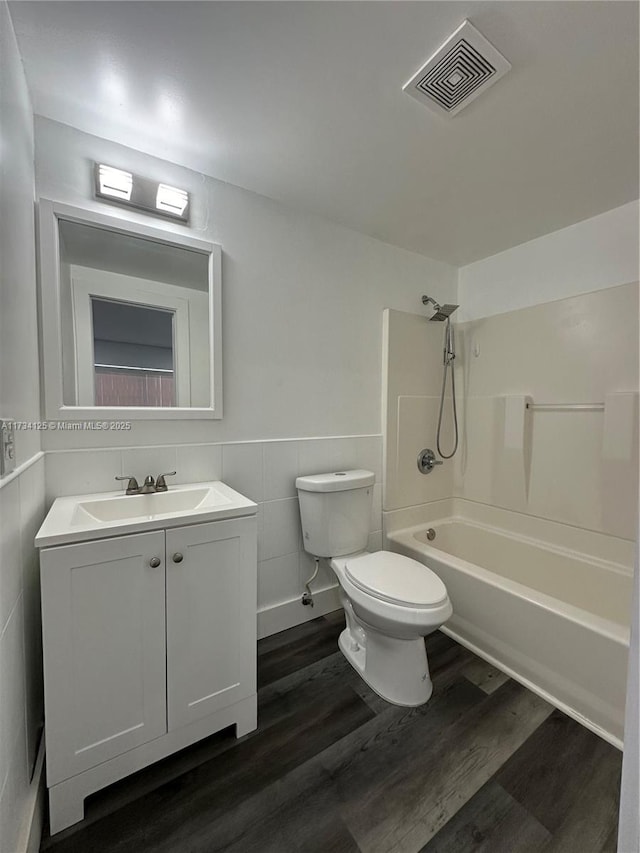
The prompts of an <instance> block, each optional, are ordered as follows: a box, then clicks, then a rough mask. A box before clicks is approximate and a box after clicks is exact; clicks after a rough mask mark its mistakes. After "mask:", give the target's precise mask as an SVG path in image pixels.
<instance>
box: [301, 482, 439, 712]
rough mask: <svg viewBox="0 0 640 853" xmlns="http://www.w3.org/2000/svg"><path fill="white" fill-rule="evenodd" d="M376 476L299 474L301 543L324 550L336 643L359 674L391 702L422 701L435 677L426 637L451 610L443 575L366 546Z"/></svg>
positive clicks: (321, 552)
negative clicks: (335, 612)
mask: <svg viewBox="0 0 640 853" xmlns="http://www.w3.org/2000/svg"><path fill="white" fill-rule="evenodd" d="M373 482H374V475H373V474H372V473H371V472H370V471H360V470H358V471H339V472H336V473H333V474H320V475H312V476H309V477H298V479H297V480H296V487H297V488H298V494H299V499H300V516H301V519H302V530H303V542H304V547H305V550H306V551H308V552H309V553H310V554H312V555H314V556H315V557H328V558H329V559H330V566H331V568H332V570H333V571H334V573H335V575H336V577H337V580H338V583H339V586H340V600H341V603H342V606H343V608H344V612H345V617H346V628H345V629H344V631H343V632H342V633H341V634H340V638H339V641H338V645H339V647H340V649H341V651H342V653H343V654H344V656H345V657H346V658H347V660H348V661H349V663H350V664H351V665H352V666H353V667H354V669H355V670H356V672H358V673H359V675H360V676H361V677H362V678H363V680H364V681H366V683H367V684H368V685H369V686H370V687H371V689H372V690H374V691H375V692H376V693H377V694H378V695H380V696H381V697H382V698H383V699H386V700H387V701H388V702H392V703H394V704H396V705H407V706H415V705H422V704H423V703H424V702H426V701H427V700H428V699H429V697H430V696H431V692H432V689H433V687H432V683H431V678H430V676H429V666H428V661H427V653H426V648H425V642H424V638H425V637H426V636H427V635H428V634H430V633H432V632H433V631H435V630H436V629H437V628H439V627H440V626H441V625H442V624H443V623H444V622H446V620H447V619H449V618H450V617H451V614H452V612H453V611H452V608H451V602H450V601H449V596H448V595H447V590H446V587H445V585H444V584H443V582H442V581H441V580H440V578H439V577H438V576H437V575H436V574H435V573H434V572H432V571H431V570H430V569H429V568H427V567H426V566H424V565H423V564H422V563H418V562H417V561H416V560H412V559H410V558H409V557H404V556H402V555H400V554H395V553H392V552H390V551H375V552H367V551H365V550H364V547H365V545H366V541H367V537H368V532H369V517H370V509H371V498H372V491H373Z"/></svg>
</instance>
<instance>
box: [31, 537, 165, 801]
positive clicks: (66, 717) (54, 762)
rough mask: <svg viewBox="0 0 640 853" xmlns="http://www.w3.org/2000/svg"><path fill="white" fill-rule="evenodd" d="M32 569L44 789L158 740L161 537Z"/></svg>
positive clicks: (47, 553) (70, 555)
mask: <svg viewBox="0 0 640 853" xmlns="http://www.w3.org/2000/svg"><path fill="white" fill-rule="evenodd" d="M157 559H159V560H160V563H159V565H158V566H156V567H155V568H154V567H153V566H152V565H151V562H153V563H154V564H155V561H156V560H157ZM40 565H41V579H42V624H43V641H44V663H45V715H46V734H47V781H48V784H49V785H50V786H51V785H53V784H55V783H56V782H60V781H61V780H63V779H66V778H68V777H70V776H73V775H75V774H76V773H79V772H81V771H83V770H86V769H87V768H89V767H93V766H94V765H96V764H99V763H100V762H102V761H106V760H108V759H109V758H113V757H114V756H116V755H119V754H120V753H123V752H126V751H127V750H129V749H132V748H133V747H136V746H139V745H140V744H142V743H145V742H146V741H149V740H152V739H153V738H156V737H158V736H160V735H162V734H164V733H165V732H166V670H165V666H166V659H165V653H166V645H165V565H164V531H161V532H153V533H141V534H138V535H134V536H121V537H117V538H114V539H102V540H99V541H95V542H88V543H82V544H79V545H67V546H63V547H60V548H47V549H45V550H43V551H42V554H41V558H40Z"/></svg>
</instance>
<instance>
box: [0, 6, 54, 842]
mask: <svg viewBox="0 0 640 853" xmlns="http://www.w3.org/2000/svg"><path fill="white" fill-rule="evenodd" d="M0 128H1V129H2V156H1V157H0V197H1V198H2V204H0V415H2V416H3V417H5V418H15V419H19V420H23V421H34V420H36V421H37V420H38V419H39V416H40V409H39V377H38V345H37V315H36V282H35V243H34V216H33V213H34V210H33V201H34V168H33V115H32V112H31V106H30V103H29V96H28V92H27V87H26V82H25V79H24V75H23V70H22V63H21V60H20V56H19V53H18V50H17V46H16V42H15V37H14V33H13V28H12V25H11V19H10V16H9V12H8V9H7V5H6V3H5V2H0ZM16 453H17V462H18V468H17V469H16V474H15V476H12V475H10V476H8V477H6V478H4V479H3V480H0V850H2V851H3V853H4V851H11V853H13V851H21V850H23V849H26V845H27V843H28V837H29V833H30V828H31V824H32V817H33V813H34V806H35V803H36V792H37V788H38V780H39V776H37V775H36V778H35V780H34V781H33V782H31V776H32V771H33V768H34V762H35V758H36V750H37V745H38V735H39V732H40V728H41V723H42V714H43V710H42V660H41V644H40V605H39V599H40V591H39V581H38V560H37V554H36V552H35V549H34V547H33V537H34V535H35V532H36V530H37V528H38V527H39V525H40V523H41V521H42V517H43V513H44V460H43V458H42V454H41V453H40V439H39V434H38V433H37V432H35V431H21V432H18V433H17V434H16ZM38 825H39V824H38V821H36V826H35V834H34V837H33V843H35V844H37V841H38V838H37V836H38Z"/></svg>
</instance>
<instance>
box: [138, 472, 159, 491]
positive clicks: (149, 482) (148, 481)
mask: <svg viewBox="0 0 640 853" xmlns="http://www.w3.org/2000/svg"><path fill="white" fill-rule="evenodd" d="M155 490H156V481H155V480H154V479H153V477H152V476H151V474H147V476H146V477H145V478H144V484H143V485H142V486H141V487H140V494H141V495H152V494H153V493H154V492H155Z"/></svg>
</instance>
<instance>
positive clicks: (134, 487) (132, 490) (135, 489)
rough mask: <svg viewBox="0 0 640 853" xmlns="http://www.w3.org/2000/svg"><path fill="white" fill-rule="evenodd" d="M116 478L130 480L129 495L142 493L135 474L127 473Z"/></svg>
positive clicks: (128, 484) (128, 485)
mask: <svg viewBox="0 0 640 853" xmlns="http://www.w3.org/2000/svg"><path fill="white" fill-rule="evenodd" d="M114 479H116V480H128V481H129V482H128V483H127V494H128V495H137V494H139V493H140V486H139V485H138V481H137V480H136V478H135V477H134V476H133V474H125V475H124V477H115V478H114Z"/></svg>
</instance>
